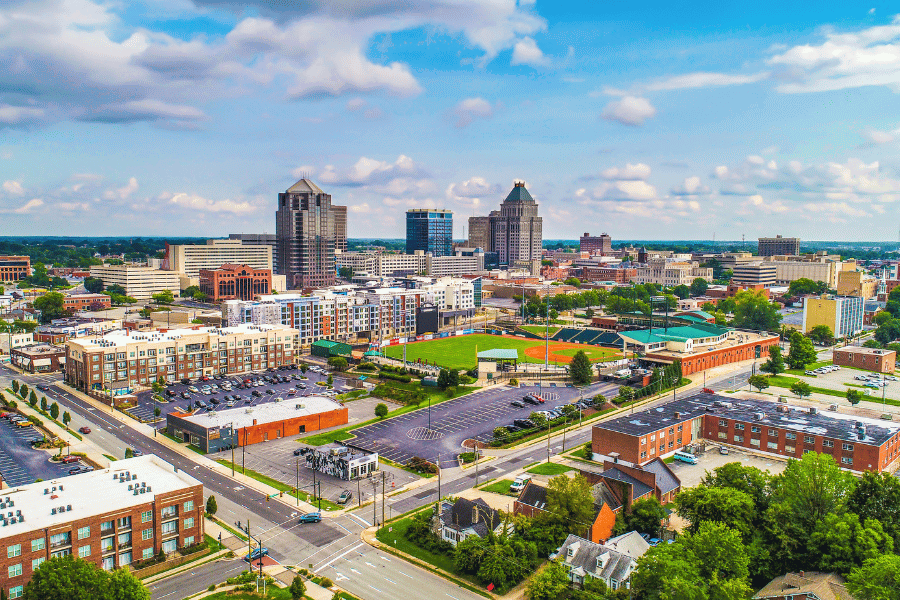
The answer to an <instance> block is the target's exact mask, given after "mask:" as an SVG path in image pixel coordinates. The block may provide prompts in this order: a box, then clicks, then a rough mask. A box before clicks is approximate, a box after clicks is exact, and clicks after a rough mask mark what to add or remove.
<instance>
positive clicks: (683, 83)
mask: <svg viewBox="0 0 900 600" xmlns="http://www.w3.org/2000/svg"><path fill="white" fill-rule="evenodd" d="M768 77H769V73H768V72H761V73H752V74H750V75H729V74H727V73H704V72H699V73H686V74H684V75H675V76H674V77H668V78H666V79H661V80H659V81H656V82H653V83H649V84H647V85H645V86H643V88H642V89H644V90H647V91H651V92H656V91H666V90H686V89H694V88H707V87H723V86H730V85H746V84H749V83H757V82H759V81H762V80H764V79H766V78H768Z"/></svg>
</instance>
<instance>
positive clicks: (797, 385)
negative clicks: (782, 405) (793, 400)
mask: <svg viewBox="0 0 900 600" xmlns="http://www.w3.org/2000/svg"><path fill="white" fill-rule="evenodd" d="M791 393H793V394H797V396H798V397H800V398H804V397H806V396H809V395H810V394H812V387H810V385H809V384H808V383H806V382H805V381H800V380H797V381H795V382H794V383H792V384H791Z"/></svg>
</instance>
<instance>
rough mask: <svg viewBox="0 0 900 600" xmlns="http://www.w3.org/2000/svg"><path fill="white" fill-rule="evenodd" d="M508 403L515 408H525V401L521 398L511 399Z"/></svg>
mask: <svg viewBox="0 0 900 600" xmlns="http://www.w3.org/2000/svg"><path fill="white" fill-rule="evenodd" d="M509 404H510V406H515V407H516V408H525V403H524V402H522V401H521V400H513V401H512V402H510V403H509Z"/></svg>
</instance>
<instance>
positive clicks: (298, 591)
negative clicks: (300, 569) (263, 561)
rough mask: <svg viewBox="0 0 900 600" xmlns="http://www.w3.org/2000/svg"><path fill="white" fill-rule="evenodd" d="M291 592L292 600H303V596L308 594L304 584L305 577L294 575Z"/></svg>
mask: <svg viewBox="0 0 900 600" xmlns="http://www.w3.org/2000/svg"><path fill="white" fill-rule="evenodd" d="M289 591H290V593H291V599H292V600H303V596H304V594H306V584H305V583H304V582H303V576H301V575H294V578H293V579H292V580H291V587H290V588H289Z"/></svg>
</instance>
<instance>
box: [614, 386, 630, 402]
mask: <svg viewBox="0 0 900 600" xmlns="http://www.w3.org/2000/svg"><path fill="white" fill-rule="evenodd" d="M632 400H634V389H632V388H631V387H630V386H627V385H622V386H619V393H618V395H617V396H616V400H615V402H616V404H625V403H626V402H631V401H632Z"/></svg>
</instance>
